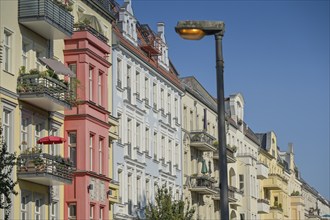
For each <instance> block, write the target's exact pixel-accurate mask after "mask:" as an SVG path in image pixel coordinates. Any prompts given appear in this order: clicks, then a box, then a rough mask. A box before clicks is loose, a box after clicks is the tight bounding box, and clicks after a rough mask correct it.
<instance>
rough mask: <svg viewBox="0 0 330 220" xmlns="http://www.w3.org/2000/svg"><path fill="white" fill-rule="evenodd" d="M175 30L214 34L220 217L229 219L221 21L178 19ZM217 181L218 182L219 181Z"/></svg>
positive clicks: (193, 35) (190, 35) (195, 35)
mask: <svg viewBox="0 0 330 220" xmlns="http://www.w3.org/2000/svg"><path fill="white" fill-rule="evenodd" d="M175 31H176V32H177V33H178V34H179V35H180V36H181V37H182V38H184V39H187V40H200V39H202V38H203V37H204V36H205V35H214V36H215V47H216V72H217V102H218V104H217V106H218V140H219V141H218V143H219V176H220V181H221V183H219V188H220V211H221V215H220V216H221V219H222V220H228V219H229V207H228V174H227V148H226V132H225V97H224V86H223V57H222V37H223V34H224V32H225V24H224V22H223V21H179V22H178V24H177V26H176V27H175ZM220 181H219V182H220Z"/></svg>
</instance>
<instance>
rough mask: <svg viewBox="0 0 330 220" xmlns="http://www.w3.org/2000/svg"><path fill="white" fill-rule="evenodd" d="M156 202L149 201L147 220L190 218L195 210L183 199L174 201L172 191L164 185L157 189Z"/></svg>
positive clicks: (183, 219)
mask: <svg viewBox="0 0 330 220" xmlns="http://www.w3.org/2000/svg"><path fill="white" fill-rule="evenodd" d="M155 202H156V203H155V204H151V203H149V204H148V206H147V207H146V213H145V214H146V219H147V220H190V219H192V217H193V215H194V213H195V210H194V209H193V208H192V209H190V207H189V204H188V206H187V207H186V209H185V204H184V202H183V201H181V200H176V201H173V199H172V196H171V192H170V191H168V189H167V188H166V187H165V186H163V187H162V188H158V189H157V194H156V197H155Z"/></svg>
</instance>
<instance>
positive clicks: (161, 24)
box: [157, 22, 165, 35]
mask: <svg viewBox="0 0 330 220" xmlns="http://www.w3.org/2000/svg"><path fill="white" fill-rule="evenodd" d="M157 32H158V33H160V34H162V35H164V34H165V23H164V22H158V23H157Z"/></svg>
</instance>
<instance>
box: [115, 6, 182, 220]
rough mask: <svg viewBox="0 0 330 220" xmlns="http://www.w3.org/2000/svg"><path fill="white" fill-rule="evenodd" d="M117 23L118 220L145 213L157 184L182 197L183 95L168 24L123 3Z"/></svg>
mask: <svg viewBox="0 0 330 220" xmlns="http://www.w3.org/2000/svg"><path fill="white" fill-rule="evenodd" d="M117 24H118V25H117V26H116V27H114V28H113V44H112V50H113V51H112V53H113V54H112V62H113V73H114V74H113V84H112V86H113V109H112V110H113V113H114V115H115V117H117V118H118V120H119V139H118V141H116V142H115V143H114V145H113V155H114V157H113V166H114V179H115V181H118V182H119V186H120V187H119V189H120V190H119V191H120V194H119V204H115V206H114V218H115V219H131V218H134V217H136V216H138V217H140V218H142V217H143V213H144V212H143V210H144V208H145V207H146V205H147V204H148V202H154V196H155V192H156V188H157V187H161V186H163V185H166V187H168V189H170V190H171V192H172V194H173V196H175V198H176V199H179V197H180V195H181V192H182V171H181V169H182V168H181V167H182V165H181V163H182V160H181V154H180V152H181V124H180V121H181V115H180V106H181V96H182V94H183V92H182V90H181V88H180V83H179V80H178V76H177V72H176V71H175V68H174V67H173V66H172V64H171V63H170V61H169V57H168V47H167V45H166V40H165V27H164V24H163V23H158V24H157V33H154V32H153V31H152V30H151V28H150V27H149V26H148V25H145V24H140V23H139V22H138V21H137V20H136V18H135V17H134V13H133V9H132V3H131V1H129V0H127V1H126V0H125V1H124V4H123V6H121V7H118V21H117Z"/></svg>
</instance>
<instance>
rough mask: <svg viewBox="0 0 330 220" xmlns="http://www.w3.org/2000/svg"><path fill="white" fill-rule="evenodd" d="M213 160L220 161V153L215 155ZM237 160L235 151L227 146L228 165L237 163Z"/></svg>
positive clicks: (217, 152)
mask: <svg viewBox="0 0 330 220" xmlns="http://www.w3.org/2000/svg"><path fill="white" fill-rule="evenodd" d="M213 159H215V160H219V151H218V150H217V151H216V152H214V153H213ZM235 162H236V158H235V155H234V151H233V150H232V149H231V148H229V147H228V146H227V163H235Z"/></svg>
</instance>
